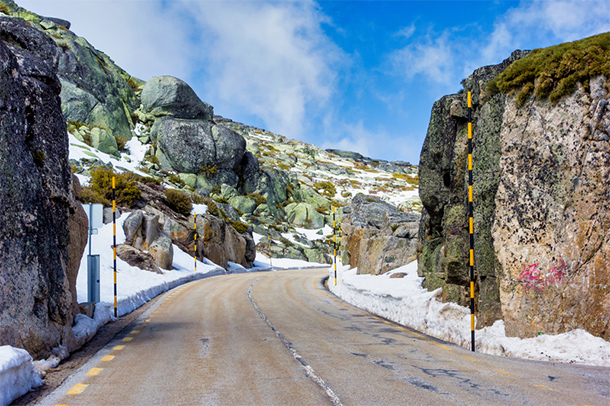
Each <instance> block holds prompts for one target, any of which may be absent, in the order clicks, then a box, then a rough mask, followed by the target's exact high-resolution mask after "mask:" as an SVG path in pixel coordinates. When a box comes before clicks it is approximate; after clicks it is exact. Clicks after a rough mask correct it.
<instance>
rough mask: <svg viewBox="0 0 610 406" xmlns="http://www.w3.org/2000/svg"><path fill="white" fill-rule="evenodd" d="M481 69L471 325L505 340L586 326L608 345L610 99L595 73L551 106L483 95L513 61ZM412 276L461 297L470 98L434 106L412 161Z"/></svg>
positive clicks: (472, 87) (475, 85)
mask: <svg viewBox="0 0 610 406" xmlns="http://www.w3.org/2000/svg"><path fill="white" fill-rule="evenodd" d="M526 56H527V53H526V52H515V53H513V55H512V56H511V58H509V59H507V60H506V61H504V62H503V63H502V64H500V65H496V66H489V67H485V68H481V69H478V70H477V71H475V72H474V73H473V75H471V76H470V77H469V78H468V79H466V80H465V82H464V87H465V90H466V91H471V92H472V95H473V121H474V124H473V129H474V130H473V138H474V151H473V157H474V164H473V172H474V210H475V211H474V228H475V267H476V290H477V294H476V298H477V303H476V305H477V326H478V327H483V326H487V325H490V324H492V323H493V322H494V321H495V320H499V319H503V320H504V322H505V326H506V332H507V334H508V335H512V336H520V337H530V336H534V335H536V334H537V333H538V332H545V333H561V332H565V331H569V330H571V329H574V328H584V329H586V330H587V331H589V332H590V333H592V334H595V335H598V336H600V337H603V338H605V339H608V338H610V328H609V327H610V319H609V318H608V309H609V308H610V293H609V292H610V291H608V283H609V282H610V280H609V279H610V270H609V269H608V263H609V262H608V258H609V256H610V251H609V238H610V237H609V235H610V233H609V232H610V223H608V221H607V218H609V217H610V206H609V204H608V202H609V201H610V200H609V199H608V198H609V197H610V196H609V195H608V191H609V190H610V181H609V179H610V143H609V142H608V140H610V110H609V109H608V100H609V99H610V95H609V93H610V92H609V89H610V85H609V84H608V79H607V78H606V77H604V76H597V77H594V78H591V79H590V80H589V81H588V83H587V84H586V85H587V87H585V86H583V85H579V86H577V90H576V91H575V92H574V93H573V94H571V95H568V96H564V97H563V98H561V100H559V102H558V103H557V104H552V103H551V102H549V101H548V100H542V101H540V100H535V99H534V98H533V97H531V98H529V99H525V101H524V102H523V106H521V107H520V108H519V107H518V106H517V103H516V100H515V97H514V96H512V95H504V94H501V93H497V94H491V93H489V92H488V91H487V87H486V84H487V83H489V81H490V80H491V79H493V78H494V77H496V75H498V74H499V73H500V72H502V71H504V70H505V69H506V68H507V67H508V66H509V65H510V64H511V63H513V62H514V61H515V60H517V59H520V58H523V57H526ZM419 180H420V197H421V200H422V203H423V205H424V208H425V210H424V215H423V217H422V223H421V229H420V245H419V250H418V257H419V273H420V276H424V277H425V278H426V279H425V285H426V286H427V287H428V288H429V289H436V288H438V287H442V289H443V298H444V299H445V300H447V301H455V302H458V303H462V304H466V302H467V295H468V288H467V286H468V278H469V277H468V249H469V248H468V247H469V243H468V215H467V113H466V93H465V92H464V93H460V94H457V95H451V96H446V97H444V98H442V99H441V100H439V101H438V102H436V103H435V105H434V107H433V110H432V116H431V120H430V126H429V128H428V134H427V137H426V140H425V142H424V146H423V149H422V154H421V160H420V172H419Z"/></svg>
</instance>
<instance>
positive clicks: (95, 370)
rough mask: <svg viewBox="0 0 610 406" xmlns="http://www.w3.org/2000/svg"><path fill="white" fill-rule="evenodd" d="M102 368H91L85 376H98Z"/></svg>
mask: <svg viewBox="0 0 610 406" xmlns="http://www.w3.org/2000/svg"><path fill="white" fill-rule="evenodd" d="M103 370H104V368H91V369H90V370H89V372H87V376H98V375H99V374H100V372H102V371H103Z"/></svg>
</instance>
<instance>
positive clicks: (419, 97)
mask: <svg viewBox="0 0 610 406" xmlns="http://www.w3.org/2000/svg"><path fill="white" fill-rule="evenodd" d="M16 2H17V3H18V4H19V5H20V6H22V7H25V8H27V9H29V10H31V11H34V12H36V13H38V14H41V15H47V16H55V17H61V18H65V19H68V20H70V21H71V22H72V28H71V29H72V31H74V32H75V33H76V34H78V35H80V36H83V37H85V38H86V39H87V40H89V42H90V43H91V44H93V45H94V46H95V47H96V48H98V49H100V50H102V51H104V52H105V53H107V54H108V55H109V56H110V57H111V58H112V59H114V60H115V61H116V62H117V64H119V65H120V66H121V67H123V68H124V69H125V70H126V71H128V72H129V73H130V74H132V75H133V76H136V77H139V78H141V79H144V80H147V79H149V78H151V77H153V76H157V75H172V76H176V77H179V78H181V79H183V80H185V81H186V82H188V83H189V84H190V85H191V86H192V87H193V89H194V90H195V91H196V92H197V94H198V95H199V96H200V97H201V99H202V100H204V101H206V102H208V103H210V104H211V105H213V106H214V109H215V113H216V114H220V115H222V116H225V117H228V118H231V119H233V120H236V121H241V122H243V123H246V124H250V125H254V126H258V127H262V128H265V129H267V130H270V131H273V132H276V133H279V134H282V135H285V136H287V137H289V138H295V139H298V140H302V141H305V142H309V143H312V144H314V145H317V146H319V147H322V148H340V149H345V150H352V151H357V152H360V153H362V154H364V155H366V156H370V157H372V158H377V159H386V160H404V161H409V162H411V163H418V161H419V153H420V150H421V146H422V143H423V141H424V138H425V134H426V129H427V126H428V122H429V119H430V110H431V108H432V104H433V103H434V101H435V100H437V99H439V98H440V97H442V96H443V95H445V94H450V93H455V92H457V91H459V90H460V88H461V85H460V82H461V80H462V79H464V78H466V77H467V76H468V75H470V74H471V73H472V71H473V70H474V69H476V68H478V67H480V66H484V65H489V64H496V63H499V62H501V61H502V60H503V59H505V58H507V57H508V56H509V55H510V53H511V52H512V51H513V50H515V49H534V48H540V47H546V46H550V45H554V44H558V43H561V42H566V41H572V40H576V39H580V38H584V37H587V36H590V35H594V34H598V33H602V32H608V31H610V1H608V0H599V1H598V0H562V1H550V0H546V1H503V0H497V1H485V0H479V1H318V2H316V1H262V0H260V1H259V0H250V1H233V0H224V1H196V0H120V1H118V0H105V1H100V0H16Z"/></svg>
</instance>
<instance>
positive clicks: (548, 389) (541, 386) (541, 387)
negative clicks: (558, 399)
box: [533, 385, 555, 392]
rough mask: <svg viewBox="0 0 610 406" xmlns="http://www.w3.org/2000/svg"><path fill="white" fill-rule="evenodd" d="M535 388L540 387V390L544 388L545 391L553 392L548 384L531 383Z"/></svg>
mask: <svg viewBox="0 0 610 406" xmlns="http://www.w3.org/2000/svg"><path fill="white" fill-rule="evenodd" d="M533 386H534V387H535V388H540V389H542V390H546V391H551V392H555V391H554V390H553V389H551V388H549V387H548V386H544V385H533Z"/></svg>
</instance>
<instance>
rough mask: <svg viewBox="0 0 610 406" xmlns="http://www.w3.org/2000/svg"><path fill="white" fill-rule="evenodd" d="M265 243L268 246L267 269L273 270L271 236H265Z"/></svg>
mask: <svg viewBox="0 0 610 406" xmlns="http://www.w3.org/2000/svg"><path fill="white" fill-rule="evenodd" d="M267 243H268V244H269V246H268V248H269V268H273V264H272V263H271V236H269V235H268V236H267Z"/></svg>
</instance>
